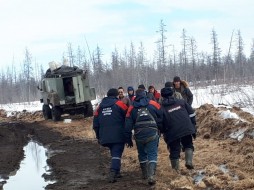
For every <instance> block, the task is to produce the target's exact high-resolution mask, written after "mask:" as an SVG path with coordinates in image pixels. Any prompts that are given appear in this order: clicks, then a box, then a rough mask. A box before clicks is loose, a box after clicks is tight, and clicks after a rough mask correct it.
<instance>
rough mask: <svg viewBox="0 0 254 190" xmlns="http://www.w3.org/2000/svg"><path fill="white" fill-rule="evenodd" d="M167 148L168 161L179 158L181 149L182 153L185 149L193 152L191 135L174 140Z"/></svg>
mask: <svg viewBox="0 0 254 190" xmlns="http://www.w3.org/2000/svg"><path fill="white" fill-rule="evenodd" d="M167 146H168V149H169V151H170V155H169V158H170V160H177V159H179V158H180V153H181V149H182V148H183V151H184V150H185V149H186V148H190V149H192V150H194V146H193V142H192V135H187V136H184V137H182V138H179V139H176V140H174V141H172V142H170V143H168V144H167Z"/></svg>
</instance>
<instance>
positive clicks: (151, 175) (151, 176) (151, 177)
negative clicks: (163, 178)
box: [147, 162, 157, 185]
mask: <svg viewBox="0 0 254 190" xmlns="http://www.w3.org/2000/svg"><path fill="white" fill-rule="evenodd" d="M156 165H157V163H155V162H149V163H148V170H147V174H148V184H149V185H154V184H155V183H156V180H155V171H156Z"/></svg>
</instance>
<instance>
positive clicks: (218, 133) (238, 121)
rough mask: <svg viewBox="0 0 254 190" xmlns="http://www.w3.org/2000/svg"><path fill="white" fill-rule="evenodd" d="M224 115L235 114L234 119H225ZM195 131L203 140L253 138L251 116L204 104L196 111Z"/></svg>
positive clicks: (238, 110)
mask: <svg viewBox="0 0 254 190" xmlns="http://www.w3.org/2000/svg"><path fill="white" fill-rule="evenodd" d="M225 114H228V115H229V114H235V118H225ZM196 115H197V121H198V125H197V129H198V133H199V135H200V136H202V137H203V138H214V139H226V138H235V139H238V140H241V138H243V136H244V135H246V136H249V137H250V138H252V137H253V135H252V133H253V130H254V129H253V125H252V124H253V122H254V118H253V115H251V114H250V113H247V112H244V111H242V110H241V109H240V108H237V107H233V108H227V107H218V108H216V107H214V106H213V105H210V104H205V105H203V106H201V107H200V108H198V109H197V110H196Z"/></svg>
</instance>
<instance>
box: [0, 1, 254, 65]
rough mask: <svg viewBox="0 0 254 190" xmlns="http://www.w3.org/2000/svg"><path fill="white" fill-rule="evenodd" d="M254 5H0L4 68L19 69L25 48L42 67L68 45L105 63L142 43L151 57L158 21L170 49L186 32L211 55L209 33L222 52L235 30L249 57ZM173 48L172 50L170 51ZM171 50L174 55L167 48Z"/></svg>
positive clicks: (58, 55)
mask: <svg viewBox="0 0 254 190" xmlns="http://www.w3.org/2000/svg"><path fill="white" fill-rule="evenodd" d="M253 7H254V1H253V0H242V1H239V0H223V1H221V0H191V1H190V0H160V1H157V0H83V1H81V0H72V1H70V0H43V1H39V0H26V1H22V0H0V55H1V61H0V68H1V67H4V68H6V66H7V65H11V64H12V62H13V60H14V63H15V64H20V63H22V62H23V59H24V51H25V48H26V47H27V48H28V49H29V51H30V53H31V54H32V56H33V58H34V60H35V59H36V62H37V63H38V64H43V65H46V66H47V65H48V62H50V61H52V60H55V61H61V59H62V56H63V53H64V52H65V51H66V50H67V44H68V43H69V42H70V43H72V45H73V48H74V49H76V48H77V46H78V45H79V46H81V47H82V48H86V50H87V47H86V41H85V38H86V39H87V42H88V44H89V48H90V50H91V51H92V50H94V49H95V48H96V46H97V45H99V47H100V48H101V49H102V53H103V54H104V57H103V58H104V60H105V61H108V60H110V53H111V52H112V51H114V49H115V47H116V48H118V49H119V51H120V52H122V51H123V50H124V48H125V47H127V48H129V47H130V42H133V43H134V45H135V46H136V49H137V47H138V46H139V44H140V42H143V45H144V47H145V48H146V50H147V52H148V54H149V55H153V50H154V49H155V48H156V45H155V43H154V42H155V41H157V40H158V37H159V36H158V33H156V31H158V29H159V25H160V20H163V22H164V24H165V25H166V29H167V33H166V37H167V44H168V45H169V44H174V46H175V49H176V50H177V51H179V50H180V46H181V38H180V36H181V33H182V30H183V28H184V29H185V30H186V31H187V35H188V36H192V37H194V38H195V39H196V41H197V45H198V51H202V50H204V51H207V52H211V44H210V38H211V31H212V29H213V28H214V29H215V31H216V32H217V34H218V40H219V47H220V48H221V50H222V53H224V54H225V53H226V52H227V51H228V48H229V41H230V37H231V33H232V31H233V30H235V32H236V31H237V30H239V29H240V30H241V34H242V38H243V41H244V44H245V52H246V54H247V56H249V53H250V47H251V44H252V40H253V38H254V37H253V34H254V31H253V29H254V22H253V18H254V11H253ZM168 48H171V49H172V46H168ZM169 51H172V50H170V49H169Z"/></svg>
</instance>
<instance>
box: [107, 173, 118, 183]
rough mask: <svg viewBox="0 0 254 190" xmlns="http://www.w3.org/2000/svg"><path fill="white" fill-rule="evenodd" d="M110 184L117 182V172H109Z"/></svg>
mask: <svg viewBox="0 0 254 190" xmlns="http://www.w3.org/2000/svg"><path fill="white" fill-rule="evenodd" d="M108 182H109V183H115V182H116V172H115V171H113V170H111V171H110V172H109V176H108Z"/></svg>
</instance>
